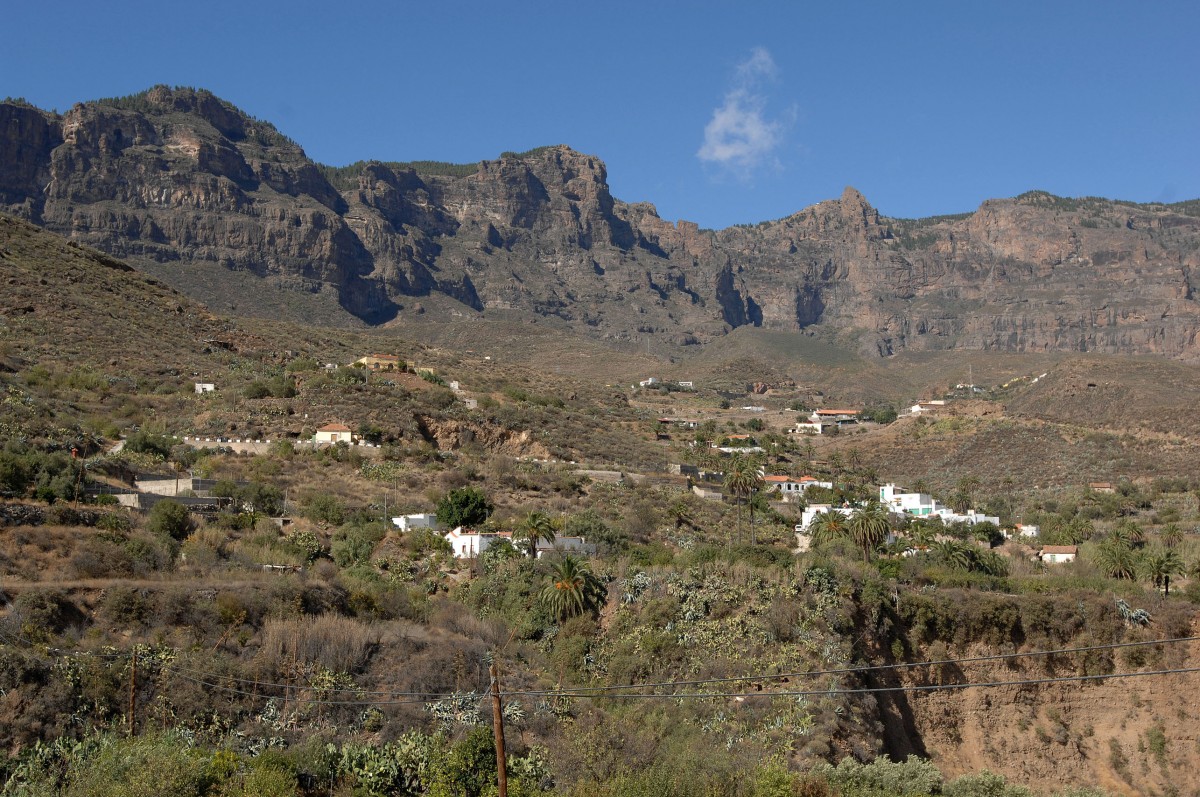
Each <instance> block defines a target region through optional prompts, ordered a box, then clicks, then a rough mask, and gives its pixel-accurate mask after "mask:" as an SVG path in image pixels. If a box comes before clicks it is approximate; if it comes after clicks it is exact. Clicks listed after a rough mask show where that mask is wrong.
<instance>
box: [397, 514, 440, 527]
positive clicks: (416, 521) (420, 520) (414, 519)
mask: <svg viewBox="0 0 1200 797" xmlns="http://www.w3.org/2000/svg"><path fill="white" fill-rule="evenodd" d="M392 525H394V526H395V527H396V528H398V529H400V530H401V531H412V530H414V529H433V530H435V531H436V530H437V529H438V528H440V526H441V524H440V523H438V519H437V515H435V514H433V513H430V512H425V513H421V514H416V515H401V516H400V517H394V518H392Z"/></svg>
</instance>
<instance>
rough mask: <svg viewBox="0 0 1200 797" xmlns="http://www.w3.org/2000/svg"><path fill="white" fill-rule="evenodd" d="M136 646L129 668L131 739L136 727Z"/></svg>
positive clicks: (135, 646)
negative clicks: (131, 664)
mask: <svg viewBox="0 0 1200 797" xmlns="http://www.w3.org/2000/svg"><path fill="white" fill-rule="evenodd" d="M136 711H137V644H134V646H133V666H132V667H130V668H129V736H130V738H132V737H133V734H134V729H135V728H136V727H137V726H136V722H137V717H136V714H135V713H134V712H136Z"/></svg>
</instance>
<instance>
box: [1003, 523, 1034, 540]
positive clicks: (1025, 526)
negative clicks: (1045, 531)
mask: <svg viewBox="0 0 1200 797" xmlns="http://www.w3.org/2000/svg"><path fill="white" fill-rule="evenodd" d="M1039 530H1040V529H1039V528H1038V527H1037V526H1035V525H1033V524H1032V523H1018V524H1017V525H1016V526H1014V527H1013V528H1012V529H1000V533H1001V534H1003V535H1004V538H1005V539H1006V540H1011V539H1013V538H1014V537H1018V538H1021V539H1028V538H1029V537H1036V536H1037V535H1038V531H1039Z"/></svg>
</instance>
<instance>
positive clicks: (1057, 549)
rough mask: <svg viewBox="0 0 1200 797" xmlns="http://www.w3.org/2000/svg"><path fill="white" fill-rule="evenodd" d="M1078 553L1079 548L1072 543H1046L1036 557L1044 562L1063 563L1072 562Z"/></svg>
mask: <svg viewBox="0 0 1200 797" xmlns="http://www.w3.org/2000/svg"><path fill="white" fill-rule="evenodd" d="M1078 553H1079V548H1077V547H1076V546H1074V545H1047V546H1046V547H1045V548H1042V550H1041V553H1039V554H1038V558H1040V559H1041V560H1042V561H1043V562H1045V563H1046V564H1064V563H1066V562H1074V561H1075V556H1076V555H1077V554H1078Z"/></svg>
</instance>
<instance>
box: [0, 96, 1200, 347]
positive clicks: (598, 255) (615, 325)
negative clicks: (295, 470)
mask: <svg viewBox="0 0 1200 797" xmlns="http://www.w3.org/2000/svg"><path fill="white" fill-rule="evenodd" d="M0 145H2V146H0V210H4V211H7V212H9V213H13V214H15V215H19V216H23V217H26V218H29V219H31V220H33V221H36V222H37V223H39V224H42V225H43V226H45V227H47V228H49V229H52V230H55V231H57V232H60V233H62V234H64V235H68V236H70V237H72V238H74V239H77V240H80V241H83V242H86V243H88V244H90V245H92V246H95V247H98V248H100V249H103V250H105V251H107V252H110V253H112V254H114V255H117V256H121V257H126V258H130V259H131V260H132V261H133V262H137V261H138V260H139V259H143V258H144V259H152V260H155V261H158V262H159V263H171V264H174V263H177V264H178V266H177V267H178V268H187V267H188V264H190V263H194V262H203V261H207V262H211V263H216V264H219V265H222V266H224V267H226V268H229V269H235V270H244V271H249V272H252V273H254V274H257V275H261V276H274V277H280V278H286V280H287V284H288V285H289V286H291V287H293V288H295V289H298V290H309V291H318V290H322V289H333V290H336V291H337V293H338V296H339V300H340V302H341V304H342V306H343V307H344V308H345V309H346V310H347V311H348V312H350V313H353V314H354V315H356V316H358V317H359V318H361V319H363V320H365V321H367V322H368V323H381V322H385V321H387V320H389V319H391V318H394V317H395V316H396V314H397V313H404V312H408V311H410V310H412V309H413V308H414V307H415V306H416V305H417V303H418V301H419V297H426V296H430V295H433V294H441V295H444V296H447V297H450V298H452V299H454V300H457V301H458V302H460V303H461V304H462V305H464V308H463V311H464V312H469V311H467V309H466V308H471V311H474V312H477V313H483V314H484V315H487V314H489V313H504V312H507V311H516V312H520V313H537V314H541V315H553V316H557V317H559V318H561V319H563V320H564V321H565V322H567V323H568V324H570V325H572V326H575V327H577V328H578V329H579V330H581V331H585V332H588V333H590V334H595V335H598V336H603V337H612V338H633V337H639V338H643V337H646V336H654V338H655V339H656V340H659V341H661V342H663V343H675V344H689V343H696V342H703V341H705V340H708V339H711V338H712V337H714V336H716V335H720V334H723V333H724V332H726V331H728V330H729V329H731V328H733V327H736V326H742V325H751V324H752V325H760V326H765V327H771V328H776V329H783V330H795V331H797V332H805V331H812V330H817V329H833V330H835V331H837V332H838V333H841V334H845V335H851V336H853V337H854V338H855V339H856V340H857V341H858V343H859V345H860V346H861V347H862V348H863V349H864V350H867V351H872V352H876V353H878V354H880V355H884V356H886V355H888V354H891V353H894V352H897V351H900V350H903V349H945V348H956V347H965V348H973V349H996V350H1006V351H1038V352H1043V351H1099V352H1120V353H1157V354H1163V355H1167V356H1170V357H1174V358H1180V359H1186V360H1200V341H1198V340H1197V332H1198V331H1200V305H1198V304H1197V299H1196V296H1195V289H1194V288H1195V284H1196V281H1197V280H1198V279H1200V276H1198V274H1200V206H1198V203H1196V202H1189V203H1178V204H1176V205H1161V204H1154V205H1138V204H1133V203H1126V202H1116V201H1108V200H1099V199H1086V200H1069V199H1062V198H1060V197H1055V196H1052V195H1049V194H1046V193H1042V192H1031V193H1029V194H1025V195H1022V196H1020V197H1017V198H1015V199H1005V200H991V201H988V202H985V203H984V204H983V205H982V206H981V207H980V208H979V209H978V210H977V211H976V212H974V213H971V214H966V215H963V216H957V217H941V218H933V219H920V220H902V219H890V218H887V217H884V216H881V215H880V213H879V212H878V211H877V210H875V209H874V208H873V207H871V205H870V204H869V203H868V202H867V200H866V199H865V198H864V197H863V196H862V195H861V194H860V193H858V192H857V191H855V190H854V189H852V188H848V189H846V191H845V192H844V193H843V194H842V196H841V197H840V198H839V199H836V200H830V201H826V202H821V203H819V204H817V205H814V206H812V207H809V208H806V209H804V210H801V211H800V212H798V213H796V214H794V215H792V216H789V217H787V218H784V219H780V220H777V221H771V222H765V223H762V224H758V225H755V226H752V227H750V226H741V227H734V228H730V229H726V230H718V231H713V230H702V229H699V228H698V227H697V226H696V225H694V224H691V223H688V222H686V221H680V222H678V223H672V222H668V221H665V220H663V219H661V218H659V216H658V214H657V213H656V211H655V209H654V208H653V207H652V206H650V205H648V204H627V203H623V202H621V201H619V200H617V199H615V198H614V197H613V196H612V194H611V193H610V191H609V188H608V183H607V177H606V172H605V167H604V164H603V163H601V162H600V161H599V160H598V159H597V158H595V157H592V156H589V155H584V154H581V153H578V152H575V151H573V150H571V149H569V148H568V147H565V146H556V147H545V148H541V149H537V150H532V151H530V152H527V153H522V154H512V153H508V154H505V155H502V156H501V157H500V158H499V159H497V160H495V161H484V162H482V163H479V164H477V165H473V166H451V165H449V164H430V163H414V164H394V163H392V164H389V163H379V162H367V163H360V164H356V165H354V166H351V167H344V168H339V169H330V168H326V167H320V166H318V165H317V164H315V163H313V162H312V161H311V160H309V159H308V158H307V157H306V156H305V154H304V151H303V150H302V149H301V148H300V147H299V146H297V145H296V144H295V143H294V142H292V141H290V140H288V139H287V138H285V137H284V136H282V135H281V134H279V133H278V132H277V131H276V130H275V129H274V128H273V127H272V126H271V125H269V124H267V123H264V122H260V121H257V120H254V119H251V118H250V117H248V116H246V115H245V114H243V113H242V112H240V111H238V110H237V109H236V108H233V107H232V106H230V105H229V104H227V103H225V102H223V101H221V100H220V99H218V98H216V97H214V96H213V95H211V94H209V93H207V92H204V91H195V90H191V89H168V88H166V87H161V86H159V87H155V88H153V89H150V90H149V91H147V92H144V93H143V94H139V95H135V96H133V97H127V98H122V99H119V100H103V101H98V102H93V103H86V104H81V105H77V106H76V107H74V108H72V109H71V110H70V111H68V112H67V113H66V114H64V115H62V116H57V115H54V114H50V113H46V112H43V111H40V110H38V109H36V108H32V107H29V106H27V105H21V104H14V103H5V104H0ZM173 267H174V266H173Z"/></svg>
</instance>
